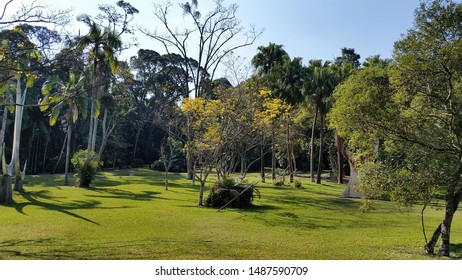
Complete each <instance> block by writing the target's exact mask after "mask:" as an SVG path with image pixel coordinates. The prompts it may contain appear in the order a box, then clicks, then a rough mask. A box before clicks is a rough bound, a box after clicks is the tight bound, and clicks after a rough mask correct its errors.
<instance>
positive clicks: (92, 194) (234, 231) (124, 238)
mask: <svg viewBox="0 0 462 280" xmlns="http://www.w3.org/2000/svg"><path fill="white" fill-rule="evenodd" d="M128 175H129V174H128V171H117V172H102V173H100V175H99V176H98V177H97V178H96V180H95V181H94V186H95V188H94V189H89V190H87V189H78V188H75V187H65V186H62V176H60V175H40V176H32V175H31V176H28V177H26V182H25V189H26V192H25V193H23V194H18V193H15V194H14V203H13V204H11V205H8V206H0V213H1V214H0V259H220V260H221V259H252V260H253V259H327V260H330V259H334V260H336V259H428V258H430V257H429V256H426V255H425V254H423V250H422V246H423V244H424V239H423V235H422V231H421V225H420V209H419V208H411V209H407V208H405V209H403V208H401V209H399V208H397V207H396V205H394V204H393V203H391V202H385V201H379V202H376V203H375V204H374V210H372V211H369V212H363V211H361V210H360V208H359V207H360V205H361V201H360V200H358V199H342V198H339V195H340V193H341V192H342V191H343V189H344V186H342V185H337V184H334V183H328V182H327V183H324V184H322V185H314V184H311V183H309V182H308V179H306V178H302V182H303V187H302V188H301V189H297V188H294V187H291V186H284V187H274V186H272V185H271V184H270V183H266V184H260V185H259V189H260V192H261V198H260V199H257V200H256V201H255V202H254V204H255V206H254V207H252V208H249V209H245V210H236V209H226V210H224V211H220V212H217V210H216V209H209V208H205V207H197V206H196V205H197V198H198V188H194V187H192V186H191V185H190V182H189V181H187V180H186V179H185V177H184V176H183V175H172V178H171V180H170V182H171V183H170V190H168V191H166V190H165V189H164V185H163V179H162V175H161V173H159V172H155V171H150V170H146V169H140V170H137V171H136V175H135V176H128ZM443 213H444V211H442V209H438V208H431V209H428V210H427V212H426V224H427V230H428V232H427V234H428V235H431V234H432V232H433V230H434V228H435V227H436V226H437V224H438V223H439V222H440V221H441V219H442V217H443ZM451 237H452V240H451V243H453V244H454V245H453V248H452V254H453V256H454V257H456V258H460V256H461V253H462V246H461V244H462V219H461V217H460V215H458V213H456V216H455V220H454V222H453V228H452V236H451Z"/></svg>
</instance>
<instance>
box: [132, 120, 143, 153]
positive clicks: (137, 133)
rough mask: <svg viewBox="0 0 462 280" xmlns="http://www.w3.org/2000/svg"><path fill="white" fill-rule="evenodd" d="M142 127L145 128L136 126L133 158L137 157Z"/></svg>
mask: <svg viewBox="0 0 462 280" xmlns="http://www.w3.org/2000/svg"><path fill="white" fill-rule="evenodd" d="M142 129H143V127H142V126H140V127H137V128H136V134H135V143H134V145H133V154H132V158H133V159H135V158H136V150H138V141H139V139H140V134H141V130H142Z"/></svg>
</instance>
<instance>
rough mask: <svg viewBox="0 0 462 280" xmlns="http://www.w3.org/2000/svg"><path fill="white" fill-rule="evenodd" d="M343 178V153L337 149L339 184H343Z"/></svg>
mask: <svg viewBox="0 0 462 280" xmlns="http://www.w3.org/2000/svg"><path fill="white" fill-rule="evenodd" d="M343 176H344V171H343V165H342V153H341V152H340V149H337V183H339V184H343Z"/></svg>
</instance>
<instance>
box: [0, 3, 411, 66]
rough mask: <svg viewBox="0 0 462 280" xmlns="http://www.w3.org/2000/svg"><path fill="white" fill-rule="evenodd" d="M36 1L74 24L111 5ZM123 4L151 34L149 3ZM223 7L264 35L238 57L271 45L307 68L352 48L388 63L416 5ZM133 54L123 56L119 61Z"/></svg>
mask: <svg viewBox="0 0 462 280" xmlns="http://www.w3.org/2000/svg"><path fill="white" fill-rule="evenodd" d="M0 1H4V0H0ZM19 1H20V0H15V2H19ZM26 1H32V0H26ZM42 1H44V2H45V3H46V4H47V5H50V6H58V7H61V8H69V7H72V8H74V11H73V13H74V16H73V17H74V18H75V16H76V15H78V14H81V13H87V14H89V15H96V14H97V13H98V4H103V3H104V4H115V3H116V2H117V0H74V1H69V0H46V1H45V0H42ZM163 1H164V0H156V2H163ZM171 1H172V2H175V1H176V0H171ZM181 1H182V2H184V1H186V0H181ZM126 2H129V3H131V4H132V5H133V6H135V7H136V8H137V9H139V10H140V14H138V15H137V16H136V21H137V24H138V25H142V26H145V27H148V28H150V29H151V30H154V29H155V26H156V21H155V19H154V16H153V13H152V11H153V8H152V7H153V2H154V1H152V0H126ZM198 2H199V8H200V9H201V10H203V11H207V10H208V9H209V7H210V5H211V4H210V3H211V0H198ZM224 3H225V5H229V4H231V3H236V4H238V5H239V9H238V13H237V17H238V18H239V19H240V20H241V21H242V24H243V25H244V26H249V25H251V24H254V25H256V26H257V27H258V28H264V30H265V31H264V33H263V35H262V36H261V37H260V38H259V39H258V40H257V42H256V43H255V44H254V45H253V46H250V47H247V48H246V49H245V50H241V51H240V52H238V54H239V55H240V56H242V57H245V58H247V59H248V60H250V59H251V58H252V57H253V55H255V54H256V52H257V50H256V49H257V47H258V46H261V45H264V46H266V45H268V43H269V42H273V43H276V44H282V45H283V46H284V49H285V50H286V51H287V52H288V53H289V55H290V56H291V57H295V56H299V57H302V58H303V61H304V63H307V61H308V60H310V59H314V58H316V59H324V60H332V59H334V58H335V57H336V56H339V55H340V49H341V48H342V47H350V48H355V50H356V52H357V53H359V54H360V55H361V59H364V58H366V57H368V56H371V55H375V54H380V55H381V56H382V57H384V58H389V57H391V55H392V51H393V43H394V42H395V41H396V40H397V39H399V38H400V35H401V34H403V33H405V32H406V31H407V30H408V29H409V28H410V27H411V26H412V22H413V16H414V10H415V9H416V8H417V6H418V5H419V0H225V2H224ZM177 19H178V20H179V21H181V19H182V15H181V13H179V14H178V15H177ZM85 32H86V30H85V29H81V33H85ZM138 37H139V43H140V47H143V48H151V49H155V50H156V51H159V52H162V49H161V48H159V46H157V45H155V44H154V43H153V41H151V40H150V39H147V38H144V37H143V36H142V35H138ZM135 53H136V51H135V50H132V51H129V52H128V53H126V54H125V55H124V57H129V56H131V55H133V54H135Z"/></svg>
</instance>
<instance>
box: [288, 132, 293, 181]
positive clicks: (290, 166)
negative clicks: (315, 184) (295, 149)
mask: <svg viewBox="0 0 462 280" xmlns="http://www.w3.org/2000/svg"><path fill="white" fill-rule="evenodd" d="M290 145H291V143H290V123H287V166H288V168H289V182H290V183H293V182H294V166H293V161H292V152H291V149H290Z"/></svg>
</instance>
